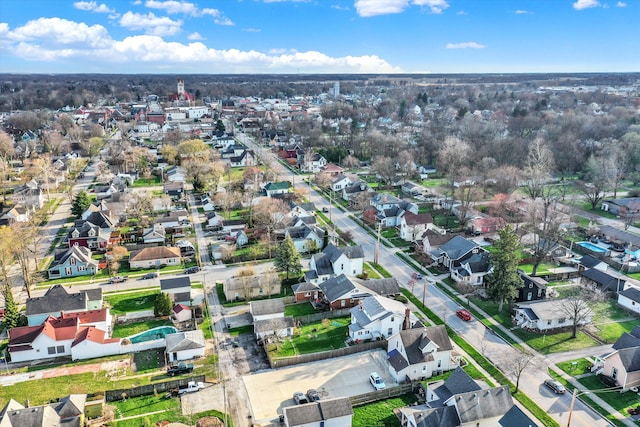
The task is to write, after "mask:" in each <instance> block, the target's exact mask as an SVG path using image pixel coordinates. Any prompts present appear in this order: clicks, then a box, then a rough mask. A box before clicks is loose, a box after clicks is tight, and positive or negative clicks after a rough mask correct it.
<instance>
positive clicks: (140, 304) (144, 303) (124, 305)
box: [104, 290, 159, 314]
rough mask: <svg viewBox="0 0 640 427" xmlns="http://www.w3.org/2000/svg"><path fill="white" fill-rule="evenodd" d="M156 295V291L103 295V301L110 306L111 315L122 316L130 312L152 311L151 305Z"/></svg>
mask: <svg viewBox="0 0 640 427" xmlns="http://www.w3.org/2000/svg"><path fill="white" fill-rule="evenodd" d="M158 293H159V291H158V290H148V291H142V292H131V293H129V292H127V293H114V294H108V295H105V297H104V299H105V302H106V303H107V304H109V305H110V306H111V313H112V314H123V313H129V312H132V311H142V310H151V309H153V303H154V301H155V299H156V295H158Z"/></svg>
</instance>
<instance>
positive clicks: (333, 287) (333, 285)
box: [320, 274, 356, 302]
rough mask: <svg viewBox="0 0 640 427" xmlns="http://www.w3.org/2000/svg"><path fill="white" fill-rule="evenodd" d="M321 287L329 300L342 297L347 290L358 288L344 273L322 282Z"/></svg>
mask: <svg viewBox="0 0 640 427" xmlns="http://www.w3.org/2000/svg"><path fill="white" fill-rule="evenodd" d="M320 289H321V290H322V293H323V294H324V296H325V297H326V298H327V300H328V301H329V302H333V301H336V300H338V299H340V297H342V296H343V295H345V294H346V293H347V292H349V291H352V290H354V289H356V287H355V285H354V284H353V283H351V280H349V278H348V277H347V276H345V275H344V274H341V275H339V276H337V277H332V278H331V279H329V280H327V281H325V282H322V283H320Z"/></svg>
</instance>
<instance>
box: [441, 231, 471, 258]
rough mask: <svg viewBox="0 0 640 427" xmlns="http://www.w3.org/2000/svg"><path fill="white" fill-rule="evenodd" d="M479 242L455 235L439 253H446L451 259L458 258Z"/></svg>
mask: <svg viewBox="0 0 640 427" xmlns="http://www.w3.org/2000/svg"><path fill="white" fill-rule="evenodd" d="M476 246H477V244H476V243H475V242H472V241H471V240H467V239H465V238H464V237H462V236H455V237H454V238H453V239H451V240H449V241H448V242H447V243H445V244H444V245H442V246H440V249H438V251H439V253H446V254H447V257H449V259H453V260H456V259H458V258H461V257H462V256H463V255H465V254H466V253H467V252H469V251H470V250H472V249H473V248H475V247H476Z"/></svg>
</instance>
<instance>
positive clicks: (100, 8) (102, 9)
mask: <svg viewBox="0 0 640 427" xmlns="http://www.w3.org/2000/svg"><path fill="white" fill-rule="evenodd" d="M73 7H75V8H76V9H80V10H86V11H89V12H96V13H114V12H115V10H113V9H109V7H108V6H107V5H106V4H104V3H102V4H100V5H98V3H96V2H95V1H77V2H75V3H74V4H73Z"/></svg>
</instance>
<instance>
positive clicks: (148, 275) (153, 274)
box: [141, 273, 158, 280]
mask: <svg viewBox="0 0 640 427" xmlns="http://www.w3.org/2000/svg"><path fill="white" fill-rule="evenodd" d="M156 277H158V273H147V274H145V275H144V276H142V277H141V279H142V280H147V279H155V278H156Z"/></svg>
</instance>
